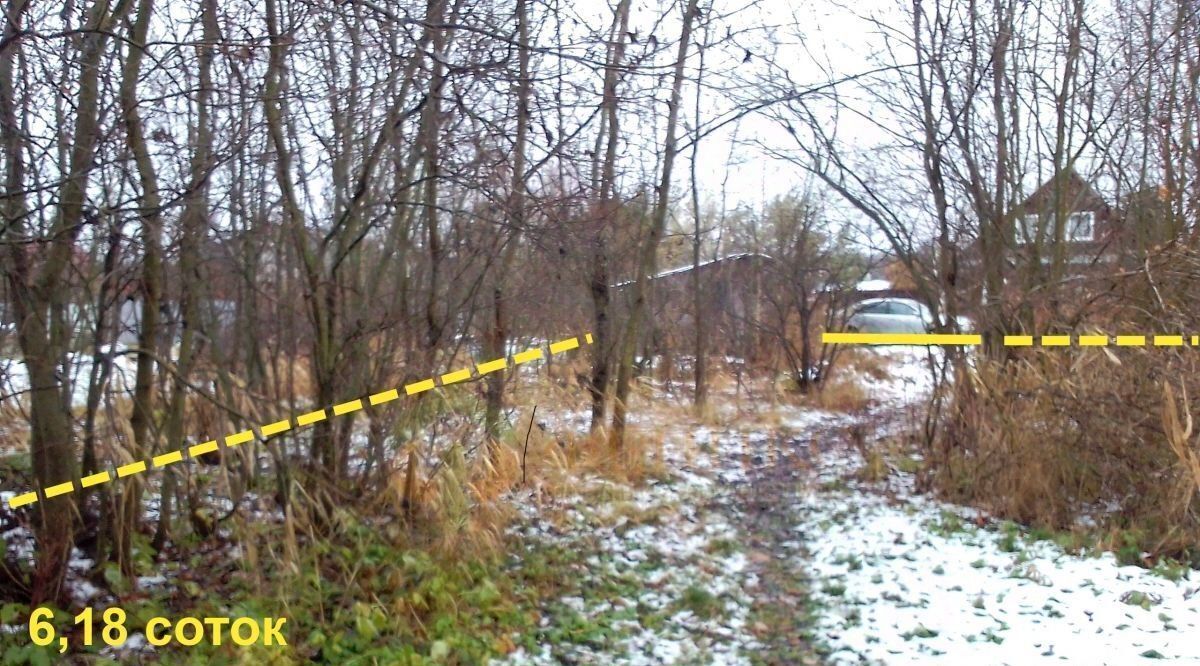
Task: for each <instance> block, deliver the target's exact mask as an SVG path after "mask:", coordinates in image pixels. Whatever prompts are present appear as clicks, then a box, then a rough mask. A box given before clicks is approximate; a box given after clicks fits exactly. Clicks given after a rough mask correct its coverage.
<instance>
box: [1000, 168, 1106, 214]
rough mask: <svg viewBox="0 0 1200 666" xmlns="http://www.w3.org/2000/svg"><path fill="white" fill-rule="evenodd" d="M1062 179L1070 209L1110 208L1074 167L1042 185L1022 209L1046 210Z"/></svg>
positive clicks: (1029, 197)
mask: <svg viewBox="0 0 1200 666" xmlns="http://www.w3.org/2000/svg"><path fill="white" fill-rule="evenodd" d="M1060 179H1061V180H1064V181H1065V182H1063V183H1062V185H1063V188H1064V189H1063V191H1064V192H1065V194H1066V196H1067V197H1068V202H1067V207H1068V208H1070V209H1072V210H1088V209H1098V208H1104V207H1106V206H1108V202H1107V201H1105V199H1104V197H1103V196H1102V195H1101V194H1100V193H1099V192H1098V191H1096V188H1095V187H1093V186H1092V184H1091V183H1090V182H1088V181H1087V180H1086V179H1085V178H1084V177H1083V176H1080V175H1079V172H1078V171H1076V170H1075V167H1074V166H1068V167H1067V168H1066V169H1063V170H1062V171H1059V172H1058V174H1056V176H1053V177H1051V178H1050V179H1049V180H1047V181H1046V182H1044V183H1042V185H1041V186H1040V187H1038V188H1037V189H1036V190H1034V192H1033V194H1031V195H1029V196H1028V197H1026V198H1025V201H1023V202H1021V206H1020V208H1021V209H1023V210H1029V209H1033V210H1038V211H1043V210H1046V209H1047V207H1048V204H1049V202H1050V200H1051V199H1052V197H1053V196H1054V188H1055V185H1056V184H1057V182H1059V181H1060Z"/></svg>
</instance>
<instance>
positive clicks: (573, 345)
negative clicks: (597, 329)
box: [550, 338, 579, 354]
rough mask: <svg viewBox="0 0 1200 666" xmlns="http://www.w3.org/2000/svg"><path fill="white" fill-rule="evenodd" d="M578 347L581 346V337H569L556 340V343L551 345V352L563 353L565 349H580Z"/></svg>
mask: <svg viewBox="0 0 1200 666" xmlns="http://www.w3.org/2000/svg"><path fill="white" fill-rule="evenodd" d="M578 348H579V338H568V339H566V340H559V341H558V342H555V343H554V344H552V345H550V353H551V354H561V353H563V352H565V351H571V350H572V349H578Z"/></svg>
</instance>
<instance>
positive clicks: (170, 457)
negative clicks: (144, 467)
mask: <svg viewBox="0 0 1200 666" xmlns="http://www.w3.org/2000/svg"><path fill="white" fill-rule="evenodd" d="M181 460H183V451H182V450H180V451H172V452H170V453H164V454H162V455H161V456H154V466H155V467H166V466H167V465H173V464H175V463H177V462H179V461H181Z"/></svg>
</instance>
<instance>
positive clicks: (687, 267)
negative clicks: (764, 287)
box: [609, 252, 771, 289]
mask: <svg viewBox="0 0 1200 666" xmlns="http://www.w3.org/2000/svg"><path fill="white" fill-rule="evenodd" d="M753 257H759V258H762V259H771V257H770V256H769V255H766V254H763V253H761V252H734V253H733V254H727V255H725V256H723V257H717V258H716V259H709V260H708V261H702V262H700V264H699V266H696V265H694V264H690V263H689V264H684V265H682V266H676V267H675V268H669V269H667V270H665V271H659V272H658V273H655V274H654V277H652V278H650V279H651V280H657V279H659V278H665V277H670V276H672V275H678V274H680V273H687V272H688V271H691V270H692V269H693V268H699V269H701V270H703V269H704V268H705V267H707V266H710V265H712V264H721V263H725V262H729V261H740V260H742V259H750V258H753ZM630 284H633V280H623V281H621V282H618V283H616V284H613V285H609V288H610V289H619V288H621V287H624V286H626V285H630Z"/></svg>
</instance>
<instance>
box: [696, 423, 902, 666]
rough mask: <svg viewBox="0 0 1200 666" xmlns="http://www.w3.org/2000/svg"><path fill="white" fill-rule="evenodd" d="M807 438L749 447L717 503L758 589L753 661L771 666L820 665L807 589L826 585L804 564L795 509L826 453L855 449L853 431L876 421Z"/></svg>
mask: <svg viewBox="0 0 1200 666" xmlns="http://www.w3.org/2000/svg"><path fill="white" fill-rule="evenodd" d="M829 417H830V418H827V419H825V420H823V421H821V422H818V423H816V424H814V425H813V427H812V428H811V429H809V430H807V431H804V432H795V431H792V430H791V429H789V428H781V429H777V430H774V431H772V432H770V433H769V434H767V436H766V437H752V438H750V439H749V440H747V441H745V442H744V447H743V450H742V451H741V453H740V454H739V455H738V456H737V458H738V460H737V462H738V464H740V465H741V466H742V468H743V470H745V479H744V480H739V481H733V482H728V483H726V484H723V485H724V486H725V487H724V488H723V490H724V491H725V492H720V493H718V494H717V495H716V496H715V497H714V500H713V502H712V507H711V508H712V509H713V510H714V511H718V512H723V513H725V514H726V515H728V516H729V518H730V520H731V522H733V523H734V524H735V525H737V527H738V531H739V533H740V535H741V537H742V542H741V543H742V546H743V547H744V549H745V552H746V555H747V559H748V562H749V569H750V571H751V572H752V573H753V574H754V575H755V576H756V577H757V582H758V584H757V586H756V587H755V588H753V589H750V590H747V592H748V593H749V594H750V595H751V596H752V599H753V601H752V608H751V618H752V622H751V624H750V626H749V630H750V631H751V632H752V633H753V634H754V635H755V637H756V638H757V639H758V641H759V645H758V649H756V650H755V652H754V653H753V654H751V655H750V657H751V659H752V660H753V661H754V662H755V663H759V664H767V665H775V664H779V665H783V664H818V663H821V662H822V661H823V658H822V655H821V652H822V649H821V642H820V640H819V637H818V636H816V635H814V616H813V606H812V604H813V600H812V596H811V594H810V590H811V589H812V586H813V585H819V584H821V582H820V581H818V580H814V579H813V578H812V577H811V576H810V574H809V572H808V570H807V568H806V567H805V566H803V562H804V561H805V560H806V559H808V558H807V555H808V553H807V549H806V546H805V541H806V538H807V536H808V535H806V534H804V533H803V532H802V530H801V529H800V528H799V527H798V524H799V523H800V522H802V521H800V520H799V519H798V517H797V515H796V512H795V506H796V505H797V504H798V503H800V502H801V501H802V498H803V497H804V496H805V494H806V493H809V492H811V491H812V488H813V487H814V485H816V484H817V483H818V480H817V475H816V472H815V467H814V461H815V460H817V459H818V458H819V456H820V455H821V454H822V452H824V451H828V450H830V449H832V448H844V447H849V446H850V445H851V439H852V437H853V436H854V433H855V430H857V429H860V428H862V427H863V426H864V424H865V423H867V422H868V421H870V422H878V421H880V420H881V417H880V416H879V415H878V414H870V413H860V414H857V415H853V416H849V415H845V416H834V415H829Z"/></svg>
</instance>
